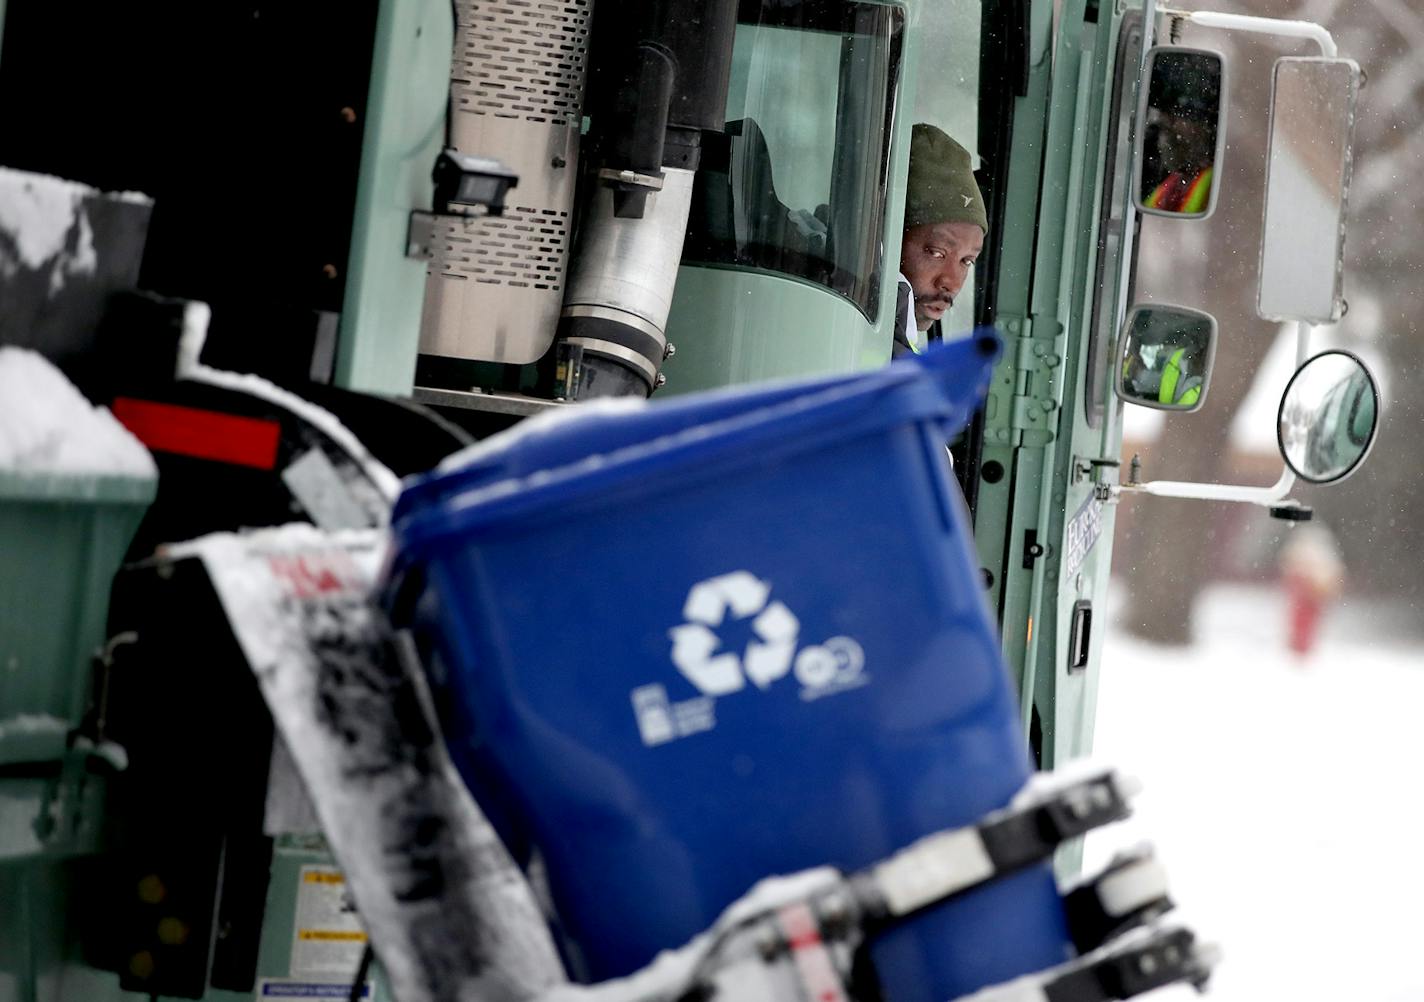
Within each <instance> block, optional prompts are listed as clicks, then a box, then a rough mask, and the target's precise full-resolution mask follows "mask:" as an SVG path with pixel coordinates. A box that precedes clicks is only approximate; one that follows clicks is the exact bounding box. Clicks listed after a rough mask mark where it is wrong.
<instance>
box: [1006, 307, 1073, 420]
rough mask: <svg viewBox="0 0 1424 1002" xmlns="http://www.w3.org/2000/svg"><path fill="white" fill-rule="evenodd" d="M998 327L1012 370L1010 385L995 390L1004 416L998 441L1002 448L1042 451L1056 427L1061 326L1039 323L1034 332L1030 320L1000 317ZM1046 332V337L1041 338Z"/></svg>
mask: <svg viewBox="0 0 1424 1002" xmlns="http://www.w3.org/2000/svg"><path fill="white" fill-rule="evenodd" d="M998 326H999V332H1000V334H1001V335H1002V336H1003V338H1004V344H1005V348H1006V355H1007V358H1006V361H1008V362H1009V364H1011V365H1012V367H1013V372H1012V381H1011V383H1010V384H1008V385H1000V386H999V387H998V388H999V389H1000V393H1001V397H1002V398H1003V399H1001V400H1000V401H999V403H1000V405H1001V406H1003V407H1004V408H1005V412H1006V416H1007V421H1006V422H1004V424H1003V425H1001V430H1000V433H999V436H998V439H999V441H1001V442H1002V444H1007V445H1027V446H1035V447H1040V448H1041V447H1043V446H1045V445H1047V444H1048V443H1050V442H1052V441H1053V440H1054V438H1055V436H1056V430H1057V424H1058V421H1057V413H1058V406H1059V393H1060V387H1059V385H1058V383H1059V379H1058V372H1059V369H1060V367H1061V365H1062V362H1063V356H1062V355H1061V354H1060V353H1059V352H1060V349H1059V344H1058V339H1059V335H1060V334H1061V332H1062V329H1061V326H1060V325H1059V324H1058V323H1057V322H1056V321H1052V320H1039V321H1038V324H1037V328H1038V330H1037V331H1036V330H1035V324H1034V321H1033V320H1032V319H1031V318H1029V317H1013V316H1005V317H1001V318H1000V320H999V324H998ZM1045 329H1046V330H1047V331H1048V333H1047V334H1044V335H1040V332H1041V331H1043V330H1045ZM1036 335H1039V336H1036ZM1010 389H1011V390H1012V392H1003V391H1005V390H1010ZM1004 425H1006V427H1005V426H1004Z"/></svg>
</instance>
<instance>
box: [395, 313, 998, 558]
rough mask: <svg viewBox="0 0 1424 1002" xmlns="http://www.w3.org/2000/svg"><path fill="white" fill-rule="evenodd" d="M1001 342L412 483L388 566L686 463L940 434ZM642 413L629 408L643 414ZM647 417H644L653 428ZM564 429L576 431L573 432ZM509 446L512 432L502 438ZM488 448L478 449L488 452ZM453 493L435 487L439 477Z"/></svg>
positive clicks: (974, 395)
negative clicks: (889, 433)
mask: <svg viewBox="0 0 1424 1002" xmlns="http://www.w3.org/2000/svg"><path fill="white" fill-rule="evenodd" d="M999 349H1000V342H999V339H998V337H997V336H996V335H995V334H994V333H993V332H992V331H979V332H976V335H975V337H974V338H972V339H964V340H962V341H956V342H951V343H949V344H946V345H943V346H936V347H935V348H933V349H932V350H930V351H928V352H926V353H925V354H923V355H919V356H915V357H913V358H907V359H904V360H902V361H898V362H895V363H892V364H891V365H889V366H886V367H883V368H881V369H878V370H875V371H872V372H868V373H864V374H861V375H859V376H852V377H846V378H842V379H836V380H833V381H831V382H829V383H828V382H827V380H826V379H824V378H821V379H815V380H808V381H805V382H804V383H803V384H802V386H803V387H804V392H803V393H802V394H801V395H795V394H794V393H792V394H790V395H788V393H787V389H788V388H787V387H784V386H783V387H781V388H779V389H778V390H777V391H775V395H774V397H773V400H774V402H771V403H766V402H765V400H766V398H767V393H766V391H764V390H761V391H758V390H753V391H743V392H745V393H746V399H747V404H748V407H749V409H748V410H747V411H745V412H743V413H740V414H733V415H731V416H727V417H722V418H720V419H718V420H715V421H711V422H708V423H707V424H703V425H695V426H693V427H689V428H683V429H681V430H678V431H675V432H672V433H668V434H661V435H658V434H651V435H650V437H649V438H647V439H646V440H643V441H639V442H637V443H635V444H629V445H625V446H623V447H621V448H616V449H613V450H611V451H609V452H607V453H601V454H594V455H591V456H588V457H586V458H583V459H581V460H577V461H573V462H567V463H563V464H561V465H557V466H552V467H549V468H543V469H534V470H530V471H528V472H525V473H523V474H521V475H515V476H509V477H504V478H501V479H497V480H493V481H481V482H477V483H475V484H473V485H471V486H469V487H468V488H466V489H463V490H460V489H458V487H457V486H454V485H458V484H459V481H460V476H461V470H459V469H455V470H450V471H448V472H446V473H445V474H443V475H441V476H438V477H436V478H434V479H433V481H432V480H431V479H427V480H425V481H422V482H417V483H416V484H413V485H412V486H411V488H408V491H410V492H412V493H415V494H417V495H418V496H419V499H420V500H422V501H423V502H424V503H423V504H419V505H415V506H413V510H411V507H412V506H407V511H406V512H405V514H404V517H401V518H399V519H397V521H396V524H395V525H394V527H393V534H394V537H395V542H396V546H395V548H394V552H393V568H401V567H405V566H409V565H412V564H416V563H419V562H421V561H422V559H423V557H424V556H425V555H426V554H427V553H429V551H431V550H432V549H433V548H434V547H436V546H437V545H439V544H442V543H445V542H446V541H448V539H449V538H450V537H451V536H453V535H459V536H464V535H466V534H469V533H472V532H478V531H481V530H484V529H487V528H492V527H495V526H500V525H508V524H509V523H510V522H512V521H516V520H519V519H522V518H527V517H528V516H531V515H533V514H536V513H539V512H541V511H544V510H547V509H550V508H559V509H567V508H568V507H569V506H570V505H571V504H573V503H577V502H580V501H586V500H589V499H590V498H592V497H594V496H597V495H601V494H606V493H609V492H611V491H614V490H617V489H619V488H622V487H625V486H628V485H632V484H636V483H648V482H652V481H654V480H655V479H658V478H662V477H665V476H666V475H667V474H669V473H673V472H678V471H681V470H684V469H686V468H687V467H688V466H696V467H699V468H705V467H706V466H707V465H709V464H711V463H716V462H721V463H723V464H724V465H725V464H729V463H731V462H738V461H741V462H745V461H746V456H747V453H748V450H749V449H754V450H755V451H754V456H755V460H756V461H757V462H765V461H766V460H767V459H769V458H773V457H775V458H784V457H786V456H788V455H793V454H796V453H801V452H805V451H808V450H811V449H815V448H819V447H823V446H824V445H825V444H826V443H827V442H828V441H833V440H846V439H849V438H852V437H855V436H859V435H863V434H866V433H868V432H871V431H875V430H879V429H882V428H885V427H888V426H892V425H897V424H905V423H908V422H914V421H933V422H934V423H936V424H938V425H940V426H941V428H942V430H943V431H944V433H945V435H946V437H948V436H949V435H951V434H953V433H954V432H955V431H958V430H959V428H961V427H963V426H964V425H965V424H966V423H967V422H968V421H969V419H970V417H971V416H972V413H973V409H974V407H975V406H976V405H977V403H978V400H979V398H980V397H981V395H982V393H983V391H984V389H985V387H986V386H987V382H988V378H989V373H990V369H991V366H992V364H993V361H994V360H995V359H996V358H997V357H998V354H999ZM654 414H655V412H653V411H651V410H639V411H630V412H629V413H628V417H629V418H630V419H635V420H636V419H643V420H646V419H647V416H650V415H654ZM655 424H656V422H655V421H654V422H650V423H649V427H650V428H654V427H655ZM570 433H572V434H578V433H579V432H578V430H577V429H571V430H570ZM509 441H510V444H511V448H517V447H518V445H519V440H518V437H517V436H515V437H511V439H510V440H509ZM489 455H490V453H489V452H488V450H486V451H485V452H484V456H485V457H488V456H489ZM442 479H443V480H445V481H447V482H452V488H451V490H452V491H454V492H453V493H448V494H447V493H441V492H440V491H439V482H440V481H441V480H442Z"/></svg>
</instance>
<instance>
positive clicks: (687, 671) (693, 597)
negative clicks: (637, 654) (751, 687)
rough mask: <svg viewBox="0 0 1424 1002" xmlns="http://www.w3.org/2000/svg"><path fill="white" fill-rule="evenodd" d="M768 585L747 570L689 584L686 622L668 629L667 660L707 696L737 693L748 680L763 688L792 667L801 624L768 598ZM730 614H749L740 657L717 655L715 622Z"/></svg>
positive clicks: (742, 616) (739, 616)
mask: <svg viewBox="0 0 1424 1002" xmlns="http://www.w3.org/2000/svg"><path fill="white" fill-rule="evenodd" d="M770 597H771V585H769V584H767V583H766V582H765V581H761V580H758V579H757V577H756V576H755V575H753V574H751V573H750V572H748V571H734V572H732V573H731V574H723V575H721V576H720V577H715V578H710V579H708V580H706V581H701V582H699V583H697V584H695V585H693V586H692V590H691V591H689V592H688V593H687V601H686V602H685V603H684V604H683V607H682V614H683V618H684V620H685V622H684V623H683V625H681V626H676V627H674V628H673V629H672V630H671V631H670V636H671V637H672V663H673V664H674V665H676V666H677V670H678V671H680V672H682V674H683V675H684V676H685V677H686V678H687V679H688V681H690V682H691V683H692V684H693V685H695V686H697V688H698V689H700V690H701V691H702V692H703V693H704V694H706V695H708V696H725V695H727V694H728V693H730V692H736V691H737V690H738V689H741V688H742V687H743V686H745V685H746V680H747V679H751V680H752V682H753V683H755V685H756V686H757V687H758V688H760V689H765V688H766V687H767V686H769V685H771V683H773V682H775V681H776V680H777V679H779V678H781V677H783V676H784V675H785V674H786V673H787V672H788V671H790V670H791V660H792V658H793V657H794V656H795V654H796V637H797V634H798V633H799V632H800V629H801V624H800V623H799V622H798V621H797V619H796V617H795V616H794V615H792V613H791V610H790V609H788V608H786V606H784V605H782V604H781V603H780V602H770V603H768V601H767V600H768V599H769V598H770ZM728 613H731V614H732V617H733V618H735V619H747V618H750V617H755V618H753V619H752V634H753V636H754V637H755V639H753V640H750V641H748V643H747V648H746V650H745V651H744V652H742V654H741V655H740V656H739V655H738V654H737V653H736V652H734V651H727V652H724V653H722V654H716V653H715V652H716V650H717V648H718V646H719V645H720V644H721V639H720V638H719V637H718V636H717V631H716V627H718V626H721V625H722V623H723V622H724V621H726V619H727V614H728Z"/></svg>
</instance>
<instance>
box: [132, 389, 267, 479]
mask: <svg viewBox="0 0 1424 1002" xmlns="http://www.w3.org/2000/svg"><path fill="white" fill-rule="evenodd" d="M110 409H111V410H112V411H113V412H114V417H116V418H118V419H119V421H120V423H121V424H123V426H124V427H125V428H127V429H128V430H129V431H131V432H133V433H134V435H135V436H136V437H137V438H138V440H139V441H140V442H142V443H143V444H144V445H146V446H148V447H149V448H150V449H153V450H154V451H155V452H173V453H177V454H178V455H180V456H193V457H195V458H197V459H211V460H213V461H214V462H218V463H230V464H232V465H233V466H251V467H255V468H256V469H259V470H270V469H273V468H274V467H275V466H276V465H277V442H278V440H279V439H280V438H281V432H282V426H281V425H279V424H278V423H277V422H276V421H264V420H262V419H261V418H250V417H238V416H237V415H235V414H223V413H221V412H219V411H205V410H199V409H197V408H196V407H179V406H177V405H176V404H160V403H155V402H153V401H152V400H134V399H132V398H130V397H118V398H116V399H115V400H114V403H113V406H112V407H111V408H110Z"/></svg>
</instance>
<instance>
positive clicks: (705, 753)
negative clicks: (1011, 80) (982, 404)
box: [385, 333, 1070, 1002]
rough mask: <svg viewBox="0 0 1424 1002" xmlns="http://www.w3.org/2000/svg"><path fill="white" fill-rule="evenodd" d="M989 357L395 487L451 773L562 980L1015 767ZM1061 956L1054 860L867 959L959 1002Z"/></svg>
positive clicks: (685, 926)
mask: <svg viewBox="0 0 1424 1002" xmlns="http://www.w3.org/2000/svg"><path fill="white" fill-rule="evenodd" d="M997 352H998V341H997V339H995V338H994V337H993V335H992V334H989V333H981V334H979V335H977V336H976V337H975V338H973V339H968V340H965V341H960V342H954V343H951V344H948V345H945V346H943V347H939V348H937V349H935V350H932V351H930V352H928V353H926V354H925V355H923V356H919V357H916V358H912V359H906V360H903V361H899V362H896V363H894V364H892V365H890V366H888V367H886V368H884V369H881V370H877V371H874V372H869V373H865V374H859V375H853V376H839V377H832V378H823V379H817V380H810V381H800V382H786V383H778V384H773V385H770V386H764V387H757V388H751V389H744V390H734V391H722V392H717V393H710V394H703V395H698V396H694V397H686V398H680V399H678V400H677V401H674V402H671V403H667V404H652V405H647V406H629V405H619V404H614V405H609V406H591V407H587V408H586V409H577V410H576V409H573V408H571V409H570V411H571V412H573V413H572V414H569V415H564V414H561V415H559V416H558V417H555V418H549V419H538V418H536V419H533V420H531V421H529V422H526V423H525V424H524V425H521V426H519V427H517V428H516V429H514V430H512V431H511V432H508V433H505V434H504V435H502V436H498V437H496V438H494V439H490V440H488V441H487V442H486V443H483V444H482V445H480V446H477V447H475V448H474V449H473V450H470V451H468V452H467V453H466V454H465V455H464V456H463V457H460V459H459V460H458V461H456V462H454V463H451V464H447V466H446V467H444V468H442V469H441V470H439V471H437V472H436V473H434V474H432V475H430V476H428V477H425V478H423V479H417V480H415V481H413V482H410V483H409V484H408V485H407V488H406V490H405V493H404V496H403V497H402V498H401V501H400V504H399V505H398V507H397V510H396V516H395V519H394V535H395V547H394V550H393V557H392V560H391V564H390V567H389V569H388V573H387V581H386V585H385V594H386V596H387V597H386V601H387V604H388V608H389V611H390V613H391V615H392V618H393V619H394V620H395V621H396V622H397V624H398V625H405V626H409V627H410V628H411V629H412V630H413V631H414V633H415V635H416V637H417V641H418V643H419V645H420V647H421V650H422V652H423V657H424V661H425V663H426V666H427V672H428V674H429V676H430V680H431V683H432V687H433V690H434V692H435V694H436V698H437V702H438V705H439V707H440V711H441V715H442V718H443V719H442V726H443V727H444V730H445V739H446V742H447V744H448V746H449V748H450V750H451V753H452V755H453V757H454V759H455V762H456V764H457V766H458V767H459V769H460V771H461V773H462V775H463V776H464V778H465V781H466V782H467V783H468V784H469V786H470V788H471V790H472V792H473V793H474V795H475V796H476V798H477V799H478V800H479V801H480V803H481V804H482V805H483V806H484V807H485V809H486V810H487V811H488V812H489V813H490V815H491V817H492V819H493V820H494V821H495V823H496V825H497V827H499V829H500V831H501V834H502V835H503V836H504V837H505V839H506V841H508V842H509V843H510V845H511V847H512V848H514V849H515V851H516V854H520V855H527V854H528V852H531V851H533V850H537V853H538V856H539V858H540V859H541V860H542V862H543V865H544V867H545V870H546V872H547V877H548V883H549V887H550V890H551V893H552V896H553V900H554V903H555V906H556V908H557V911H558V917H559V925H560V929H561V932H562V934H563V935H564V938H565V945H566V948H567V955H568V957H569V959H570V963H571V966H573V967H574V969H575V971H574V973H575V974H576V976H578V977H580V978H582V979H584V980H603V979H606V978H609V977H615V976H620V975H625V974H628V973H630V972H632V971H634V970H636V969H638V968H640V967H642V966H643V965H645V964H646V963H648V962H649V961H650V960H651V959H652V958H653V956H654V955H655V954H656V953H657V952H658V951H659V950H661V949H667V948H673V947H677V946H680V945H681V944H683V943H684V942H686V941H687V940H689V939H691V938H692V937H693V936H695V935H696V934H697V933H699V932H701V931H703V930H704V929H706V928H707V927H708V926H709V925H710V924H711V923H712V922H713V921H714V920H715V919H716V917H717V915H718V914H719V912H720V911H721V910H722V909H723V908H725V907H726V906H727V905H728V904H730V903H731V902H732V901H734V900H735V899H736V898H738V897H739V896H740V895H742V894H743V893H745V892H746V891H747V889H748V888H750V887H751V886H752V884H754V883H755V882H756V881H757V880H759V879H761V878H762V877H765V876H768V875H771V874H779V873H790V872H794V871H797V870H802V869H805V868H808V867H812V866H818V865H822V864H830V865H833V866H837V867H840V868H842V869H844V870H847V871H849V870H855V869H858V868H861V867H864V866H867V865H869V864H871V863H873V862H875V861H877V860H880V859H883V858H884V857H886V856H888V855H890V854H891V853H893V852H895V851H896V850H898V849H900V848H902V847H904V846H905V845H907V844H909V843H910V842H913V841H914V840H915V839H917V838H919V837H921V836H923V835H926V834H929V833H931V832H934V831H938V830H941V829H945V828H951V827H956V826H960V825H964V824H968V823H971V822H973V821H975V820H977V819H978V818H980V817H981V816H982V815H984V814H985V813H987V812H989V811H991V810H993V809H995V808H999V807H1003V806H1004V805H1006V804H1007V803H1008V802H1009V800H1010V799H1011V797H1012V796H1013V794H1014V793H1015V792H1017V791H1018V790H1019V788H1020V787H1021V786H1022V785H1023V783H1024V782H1025V781H1026V780H1027V779H1028V777H1029V775H1030V771H1031V765H1030V762H1029V759H1028V755H1027V751H1026V748H1025V742H1024V737H1023V733H1022V730H1021V727H1020V724H1019V712H1018V707H1017V702H1016V699H1015V697H1014V693H1013V688H1012V685H1011V682H1010V679H1009V677H1008V673H1007V672H1006V670H1005V667H1004V664H1003V662H1002V660H1001V657H1000V653H999V647H998V640H997V637H996V633H995V629H994V626H993V622H992V620H991V618H990V615H989V611H988V609H987V607H986V604H985V601H984V596H983V581H982V577H981V574H980V570H979V564H978V561H977V559H976V557H975V555H974V551H973V546H972V540H971V536H970V531H969V522H968V516H967V512H966V510H965V508H964V504H963V501H962V498H961V495H960V492H959V489H958V487H957V486H956V484H955V483H954V481H953V478H952V475H951V472H950V468H949V464H948V461H947V457H946V453H945V442H946V441H947V440H948V438H949V437H950V436H951V435H952V434H953V433H954V432H955V431H957V430H958V429H959V428H961V427H963V426H964V425H965V424H966V423H967V421H968V420H969V417H970V416H971V414H972V413H973V409H974V407H975V406H976V404H977V402H978V400H979V399H980V397H981V396H982V393H983V390H984V387H985V386H986V385H987V382H988V379H989V373H990V370H991V367H992V363H993V360H994V358H995V356H996V355H997ZM1068 944H1069V937H1068V934H1067V931H1066V928H1065V924H1064V919H1063V914H1062V909H1061V905H1060V902H1059V898H1058V894H1057V891H1056V888H1055V885H1054V881H1053V877H1052V874H1051V872H1050V870H1049V869H1048V868H1047V867H1046V866H1045V867H1039V868H1035V869H1032V870H1029V871H1025V872H1023V873H1020V874H1017V875H1015V876H1013V877H1010V878H1008V879H1005V880H1002V881H999V882H996V883H994V884H992V885H989V886H987V887H985V888H982V889H980V890H978V891H975V892H973V893H971V894H968V895H966V896H964V897H962V898H959V899H956V900H954V901H951V902H948V903H945V904H943V905H941V906H938V907H936V908H933V909H930V910H928V911H927V912H926V913H924V914H923V915H922V916H919V917H917V918H916V919H915V920H913V921H912V922H910V923H908V924H907V925H905V926H903V927H901V928H899V929H897V930H896V931H893V932H891V933H889V934H886V935H884V936H883V937H881V938H879V939H878V940H877V941H876V943H875V944H874V946H873V948H872V953H873V957H874V960H875V962H876V968H877V970H878V973H879V976H880V979H881V982H882V985H883V988H884V993H885V997H886V998H887V999H888V1000H890V1002H943V1000H945V999H950V998H954V997H957V996H959V995H962V994H965V993H968V992H971V991H974V990H976V989H978V988H980V987H982V986H984V985H987V984H991V983H996V982H999V981H1003V980H1006V979H1008V978H1012V977H1015V976H1017V975H1020V974H1023V973H1027V972H1030V971H1036V970H1040V969H1042V968H1044V967H1047V966H1050V965H1053V964H1057V963H1060V962H1062V961H1063V960H1064V959H1066V958H1067V957H1068V956H1069V955H1070V954H1069V950H1070V948H1069V945H1068Z"/></svg>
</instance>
